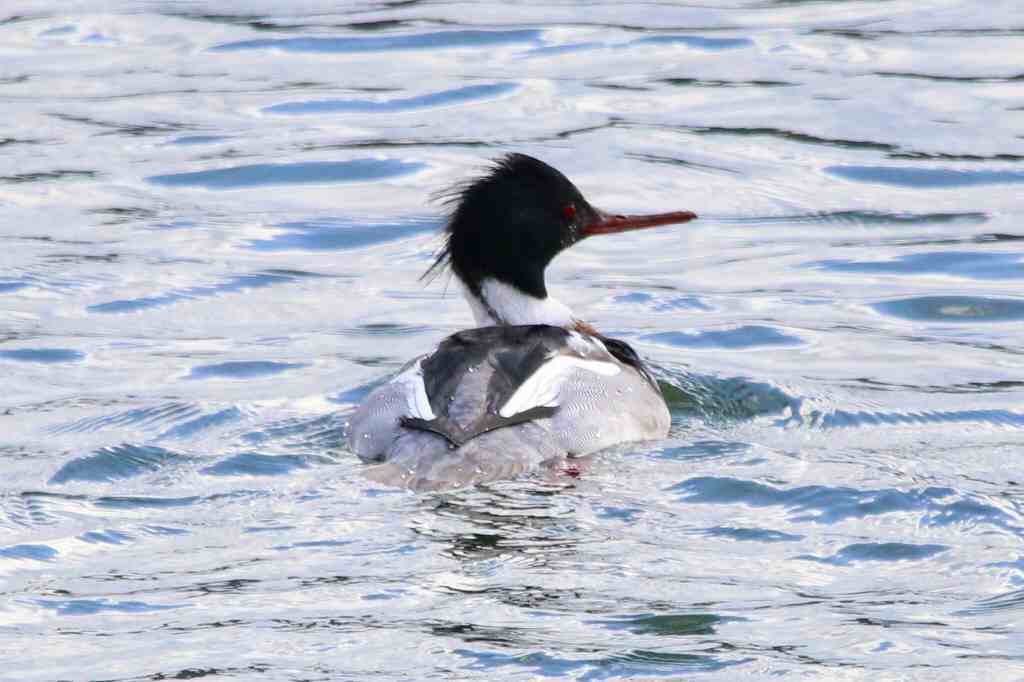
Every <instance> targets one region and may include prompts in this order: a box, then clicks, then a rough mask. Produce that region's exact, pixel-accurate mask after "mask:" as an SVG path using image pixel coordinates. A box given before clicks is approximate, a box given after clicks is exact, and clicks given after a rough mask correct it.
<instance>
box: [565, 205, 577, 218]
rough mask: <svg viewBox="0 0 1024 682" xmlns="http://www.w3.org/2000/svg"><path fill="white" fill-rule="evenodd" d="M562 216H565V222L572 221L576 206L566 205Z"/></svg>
mask: <svg viewBox="0 0 1024 682" xmlns="http://www.w3.org/2000/svg"><path fill="white" fill-rule="evenodd" d="M562 215H564V216H565V219H566V220H572V219H573V218H575V217H576V205H575V204H566V205H565V208H563V209H562Z"/></svg>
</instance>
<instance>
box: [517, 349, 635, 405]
mask: <svg viewBox="0 0 1024 682" xmlns="http://www.w3.org/2000/svg"><path fill="white" fill-rule="evenodd" d="M578 369H584V370H587V371H588V372H594V373H595V374H600V375H602V376H606V377H612V376H615V375H616V374H618V373H619V372H620V371H621V370H620V369H619V366H618V365H616V364H615V363H613V362H603V361H601V360H585V359H583V358H578V357H574V356H572V355H556V356H555V357H553V358H552V359H551V360H548V361H547V362H545V363H544V364H543V365H541V366H540V367H538V368H537V371H535V372H534V373H533V374H531V375H530V378H529V379H527V380H526V381H524V382H523V384H522V386H520V387H519V388H517V389H516V392H515V393H513V394H512V397H511V398H509V399H508V400H507V401H506V402H505V404H504V405H503V406H502V408H501V410H499V411H498V414H499V415H501V416H502V417H505V418H506V419H507V418H509V417H511V416H513V415H516V414H519V413H520V412H525V411H526V410H529V409H530V408H532V407H557V406H558V395H559V393H560V392H561V390H562V384H564V383H565V380H566V379H568V378H569V377H570V376H572V373H573V372H575V371H576V370H578Z"/></svg>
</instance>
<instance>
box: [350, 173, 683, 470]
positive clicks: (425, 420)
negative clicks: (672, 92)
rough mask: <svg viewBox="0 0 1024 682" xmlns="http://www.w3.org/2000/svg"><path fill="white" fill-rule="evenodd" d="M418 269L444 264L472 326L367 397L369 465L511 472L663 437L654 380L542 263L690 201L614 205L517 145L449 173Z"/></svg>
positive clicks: (362, 445) (360, 439)
mask: <svg viewBox="0 0 1024 682" xmlns="http://www.w3.org/2000/svg"><path fill="white" fill-rule="evenodd" d="M448 203H449V204H450V206H452V209H453V210H452V211H451V215H450V217H449V219H448V222H447V225H446V226H445V235H446V240H445V243H444V246H443V247H442V249H441V251H440V253H439V254H438V256H437V258H436V260H435V261H434V263H433V265H432V266H431V267H430V269H428V270H427V273H426V275H424V276H425V277H428V276H431V275H436V274H439V273H441V272H443V271H444V270H446V269H448V268H450V269H451V270H452V272H454V273H455V276H456V277H457V278H458V279H459V280H460V281H461V283H462V285H463V288H464V291H465V294H466V299H467V300H468V301H469V306H470V308H471V309H472V310H473V316H474V317H475V318H476V323H477V325H478V328H476V329H469V330H466V331H461V332H458V333H456V334H453V335H452V336H449V337H448V338H446V339H445V340H444V341H442V342H441V344H440V345H439V346H438V347H437V349H436V350H435V351H433V352H432V353H430V354H428V355H424V356H421V357H419V358H416V359H415V360H413V361H412V362H410V363H409V364H408V365H406V367H405V368H404V369H403V370H402V371H401V372H399V374H398V375H397V376H395V377H394V378H393V379H392V380H391V381H389V382H388V383H386V384H384V385H382V386H380V387H378V388H377V389H376V390H374V391H373V392H372V393H370V395H369V396H368V397H367V398H366V399H365V400H364V401H363V403H362V404H361V405H360V406H359V408H358V409H357V411H356V412H355V414H354V415H353V416H352V418H351V419H350V421H349V425H348V442H349V446H350V447H351V448H352V449H353V450H354V451H355V452H356V454H358V455H359V457H360V458H361V459H363V460H364V461H368V462H383V464H381V465H379V466H378V467H377V469H376V470H375V472H374V475H373V477H374V478H376V479H378V480H383V481H386V482H389V483H395V484H399V485H406V486H409V487H413V488H419V489H427V488H448V487H457V486H464V485H470V484H473V483H479V482H483V481H489V480H494V479H499V478H509V477H512V476H515V475H517V474H519V473H521V472H524V471H527V470H530V469H532V468H535V467H537V466H538V465H540V464H541V463H544V462H548V461H553V462H557V461H560V460H562V459H564V458H566V457H577V456H582V455H585V454H588V453H591V452H594V451H597V450H601V449H603V448H607V447H609V446H611V445H614V444H617V443H623V442H628V441H640V440H653V439H658V438H664V437H665V436H666V435H667V434H668V428H669V412H668V407H667V406H666V404H665V399H664V398H663V397H662V395H661V391H660V390H659V389H658V384H657V382H656V381H655V380H654V377H653V376H651V374H650V372H649V371H648V370H647V368H646V367H644V365H643V363H642V362H641V360H640V358H639V356H638V355H637V354H636V352H635V351H634V350H633V349H632V348H630V346H629V345H628V344H626V343H625V342H623V341H619V340H616V339H611V338H608V337H606V336H602V335H601V334H600V333H598V332H597V331H596V330H595V329H594V328H593V327H591V326H590V325H589V324H587V323H586V322H583V321H582V320H580V319H579V318H577V317H575V316H574V315H573V313H572V311H571V310H570V309H569V308H568V307H567V306H566V305H565V304H563V303H561V302H559V301H557V300H555V299H554V298H553V297H551V296H549V295H548V290H547V286H546V285H545V283H544V270H545V268H546V267H547V265H548V263H550V262H551V259H552V258H554V257H555V256H556V255H558V254H559V253H560V252H561V251H563V250H564V249H566V248H568V247H570V246H572V245H573V244H575V243H577V242H579V241H581V240H582V239H585V238H586V237H589V236H591V235H598V234H612V233H615V232H626V231H628V230H637V229H641V228H645V227H655V226H658V225H668V224H673V223H685V222H687V221H689V220H693V219H694V218H696V217H697V216H696V215H695V214H693V213H691V212H689V211H676V212H672V213H659V214H655V215H628V216H627V215H611V214H608V213H605V212H604V211H601V210H598V209H597V208H594V207H593V206H591V205H590V203H589V202H587V200H586V199H584V198H583V195H582V194H581V193H580V191H579V190H578V189H577V188H576V186H575V185H573V184H572V182H570V181H569V179H568V178H566V177H565V176H564V175H562V174H561V173H560V172H558V171H557V170H555V169H554V168H552V167H551V166H549V165H547V164H546V163H544V162H542V161H539V160H537V159H535V158H533V157H530V156H526V155H525V154H509V155H507V156H504V157H502V158H501V159H498V160H497V161H496V162H495V163H494V166H493V167H492V168H491V169H490V172H488V173H487V174H485V175H483V176H482V177H479V178H476V179H474V180H471V181H469V182H466V183H464V184H461V185H458V186H457V187H456V188H454V189H453V190H452V192H451V193H450V194H449V195H448Z"/></svg>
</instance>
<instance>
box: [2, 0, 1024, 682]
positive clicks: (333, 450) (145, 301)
mask: <svg viewBox="0 0 1024 682" xmlns="http://www.w3.org/2000/svg"><path fill="white" fill-rule="evenodd" d="M90 4H92V5H93V7H94V8H95V6H96V3H85V2H71V3H66V2H57V1H56V0H25V1H24V2H17V3H15V2H10V3H6V4H4V5H3V6H2V8H0V102H2V116H0V152H2V153H0V245H2V249H0V377H2V381H0V386H2V392H0V467H2V476H0V481H2V482H0V660H2V671H0V677H2V678H4V679H12V680H58V679H64V680H160V679H195V678H203V679H210V680H214V679H217V680H220V679H225V680H227V679H239V680H250V679H251V680H314V679H315V680H364V679H381V680H419V679H478V680H494V679H509V680H518V679H523V680H524V679H535V678H543V677H565V678H572V679H585V680H601V679H627V678H647V679H650V678H667V679H720V680H734V679H745V678H750V679H766V678H772V679H778V678H780V677H781V678H783V679H793V678H798V677H799V678H801V679H821V680H836V679H843V680H860V679H867V680H878V679H896V678H898V679H918V680H937V679H986V680H1004V679H1020V678H1022V677H1024V494H1022V489H1021V485H1022V483H1024V461H1022V454H1024V199H1022V196H1024V139H1022V138H1024V61H1022V55H1024V8H1022V6H1021V4H1020V2H1018V1H1017V0H1005V1H1003V2H999V1H995V2H990V1H987V0H973V1H971V2H964V1H958V2H953V1H947V0H930V1H921V0H893V1H891V2H840V1H838V0H836V1H832V2H828V1H821V2H798V1H796V0H789V1H785V0H777V1H774V2H773V1H771V0H734V1H733V2H729V3H726V2H712V1H708V2H704V3H701V4H689V5H675V4H670V3H658V2H648V3H620V2H587V3H582V2H581V3H558V4H555V3H546V2H544V3H534V4H525V3H522V4H520V3H510V2H500V3H499V2H494V3H492V2H467V3H457V2H456V3H443V2H438V3H433V2H390V3H386V2H370V1H368V0H366V1H360V2H322V1H316V0H313V1H310V2H302V3H282V2H277V3H271V2H268V1H265V0H256V1H252V2H227V1H225V2H214V1H213V0H197V1H192V2H185V1H181V2H171V1H168V2H158V1H156V0H152V1H149V2H147V1H144V0H138V1H137V2H127V1H126V2H123V3H116V2H109V3H101V4H102V5H103V11H104V12H105V13H103V14H98V13H90V12H92V11H94V10H90V9H89V5H90ZM511 150H516V151H522V152H526V153H530V154H534V155H537V156H539V157H541V158H543V159H545V160H546V161H548V162H550V163H552V164H553V165H555V166H557V167H559V168H560V169H562V170H563V171H564V172H566V174H567V175H569V177H571V178H572V179H574V180H575V181H576V182H577V184H578V185H579V186H580V187H581V188H582V189H583V191H584V192H585V193H586V194H587V195H588V196H589V197H590V198H591V199H592V200H593V201H594V202H595V203H596V204H598V205H600V206H603V207H605V208H607V209H610V210H614V211H623V212H627V211H638V210H643V211H664V210H673V209H689V210H694V211H697V212H698V213H700V215H701V220H700V221H697V222H693V223H690V224H689V225H686V226H680V227H676V228H665V229H660V230H650V231H644V232H642V233H635V234H630V235H621V236H618V237H608V238H604V239H598V238H595V239H592V240H589V241H587V242H586V243H584V244H581V245H579V246H578V247H575V248H574V249H572V250H571V251H570V252H568V253H565V254H563V255H562V256H561V257H560V258H559V259H558V260H557V261H556V262H555V263H554V265H553V267H552V268H551V269H550V271H549V286H550V288H551V289H552V290H553V291H554V292H555V293H556V295H557V296H558V297H559V298H560V299H562V300H563V301H566V302H568V303H570V304H571V305H572V306H573V307H574V308H575V309H576V310H577V312H578V313H579V314H580V315H581V316H583V317H585V318H586V319H588V320H590V321H591V322H592V323H593V324H595V325H596V326H597V327H598V328H600V329H601V330H603V331H605V332H606V333H610V334H613V335H616V336H619V337H621V338H623V339H626V340H628V341H629V342H630V343H632V344H634V345H635V347H636V348H637V349H638V350H639V351H640V352H641V353H643V354H644V355H645V356H646V357H647V358H649V359H650V360H651V362H652V363H653V365H654V366H655V369H656V370H657V372H658V374H659V375H660V377H661V379H662V381H663V382H664V387H665V391H666V393H667V394H668V397H669V399H670V402H671V404H672V410H673V415H674V427H673V431H672V434H671V437H670V438H669V439H667V440H666V441H664V442H659V443H653V444H646V445H643V446H631V447H623V448H621V449H620V450H618V451H616V452H612V453H604V454H601V455H599V456H597V457H595V458H593V459H592V460H591V461H590V462H588V464H587V466H585V467H581V468H582V470H581V471H580V472H579V474H578V475H572V474H571V473H565V472H548V473H545V474H538V475H537V476H534V477H528V478H525V479H521V480H516V481H509V482H501V483H496V484H493V485H487V486H484V487H480V488H476V489H472V490H466V491H461V492H454V493H446V494H413V493H410V492H406V491H395V490H390V489H385V488H381V487H379V486H375V485H374V484H372V483H370V482H369V481H368V480H367V479H366V478H365V477H364V475H363V474H364V472H363V468H362V466H361V465H360V464H359V463H357V462H356V461H355V458H354V457H353V456H352V455H351V454H349V453H347V452H346V451H345V450H344V448H343V447H341V442H342V435H343V430H344V422H345V418H346V414H347V413H348V412H350V411H351V410H352V409H353V405H354V404H355V403H356V402H357V401H358V400H359V398H360V397H361V396H362V395H364V394H365V392H366V391H367V390H368V388H369V387H371V386H372V385H373V384H374V382H377V381H380V380H381V379H382V378H384V377H385V376H387V375H388V373H389V372H392V371H393V370H394V369H396V368H398V367H399V366H400V365H401V364H402V363H403V362H405V361H406V360H407V359H409V358H411V357H412V356H414V355H416V354H418V353H421V352H423V351H424V350H426V349H429V348H431V347H432V345H433V344H435V343H436V342H437V341H438V340H439V339H441V338H442V337H444V336H445V335H446V334H449V333H451V332H452V331H454V330H457V329H460V328H462V327H465V326H468V325H469V324H470V321H471V318H470V315H469V311H468V310H467V308H466V307H465V305H464V303H463V302H462V300H461V299H460V298H459V297H458V296H457V295H455V293H454V287H449V289H448V291H447V293H446V291H445V286H444V283H443V282H435V283H434V284H432V285H430V286H425V285H424V284H423V283H421V282H419V281H418V280H417V278H418V276H419V275H420V274H421V273H422V271H423V270H424V269H425V268H426V266H427V265H428V264H429V262H430V254H431V252H432V251H433V249H434V248H435V247H436V245H437V242H436V240H435V239H434V232H435V230H436V228H437V220H438V218H437V215H438V208H437V207H436V206H433V205H431V204H429V203H428V197H429V195H430V193H431V192H434V191H436V190H438V189H440V188H443V187H445V186H447V185H449V184H450V183H452V182H455V181H457V180H459V179H461V178H464V177H466V176H467V175H470V174H472V173H474V172H477V171H478V170H479V168H480V167H481V165H482V164H483V163H484V161H485V159H487V158H490V157H493V156H496V155H498V154H500V153H503V152H506V151H511Z"/></svg>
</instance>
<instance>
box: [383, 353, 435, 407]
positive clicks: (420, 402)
mask: <svg viewBox="0 0 1024 682" xmlns="http://www.w3.org/2000/svg"><path fill="white" fill-rule="evenodd" d="M420 362H421V361H420V360H417V361H416V362H415V364H413V366H412V367H410V368H409V369H407V370H405V371H404V372H402V373H401V374H399V375H398V376H397V377H395V379H394V382H393V383H394V384H395V385H396V386H398V387H399V389H400V390H401V393H402V395H403V396H404V397H405V403H406V405H407V406H408V408H409V415H407V416H410V417H419V418H420V419H426V420H427V421H430V420H431V419H433V418H434V410H432V409H431V407H430V399H429V398H427V387H426V386H425V385H424V384H423V366H422V365H421V364H420Z"/></svg>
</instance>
